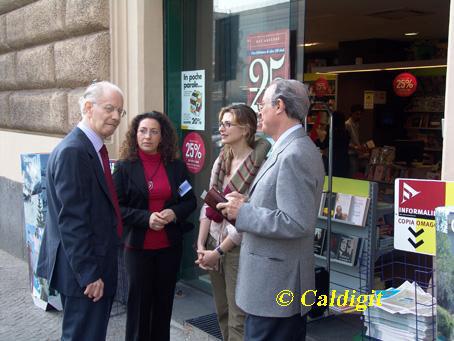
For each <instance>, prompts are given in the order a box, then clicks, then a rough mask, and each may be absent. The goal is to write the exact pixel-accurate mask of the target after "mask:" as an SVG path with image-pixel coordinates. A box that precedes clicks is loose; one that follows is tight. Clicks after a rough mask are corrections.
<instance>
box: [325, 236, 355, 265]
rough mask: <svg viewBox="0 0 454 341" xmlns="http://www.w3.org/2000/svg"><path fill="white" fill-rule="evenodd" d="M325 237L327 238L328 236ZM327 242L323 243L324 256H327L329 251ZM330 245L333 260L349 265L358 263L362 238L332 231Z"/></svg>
mask: <svg viewBox="0 0 454 341" xmlns="http://www.w3.org/2000/svg"><path fill="white" fill-rule="evenodd" d="M325 239H327V237H326V236H325ZM327 244H328V243H327V242H326V241H325V243H324V244H323V253H322V256H323V257H326V255H327V252H328V250H327ZM330 245H331V247H330V255H331V260H332V261H333V262H336V263H341V264H345V265H349V266H354V265H356V262H357V259H358V255H359V254H360V249H361V238H359V237H356V236H349V235H346V234H341V233H334V232H332V233H331V238H330Z"/></svg>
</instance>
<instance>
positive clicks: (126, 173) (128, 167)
mask: <svg viewBox="0 0 454 341" xmlns="http://www.w3.org/2000/svg"><path fill="white" fill-rule="evenodd" d="M165 168H166V172H167V177H168V179H169V183H170V187H171V190H172V197H171V199H170V200H168V201H167V202H166V203H165V206H164V208H170V209H172V210H173V211H174V212H175V215H176V217H177V221H176V223H170V224H167V225H166V226H165V230H166V232H167V237H168V238H169V241H170V243H171V245H175V244H178V243H181V240H182V235H183V233H184V232H187V231H188V230H189V229H191V227H193V226H191V224H189V223H186V222H185V219H186V218H187V217H188V216H189V215H190V214H191V213H192V212H193V211H194V210H195V209H196V207H197V200H196V198H195V195H194V191H193V190H192V189H191V190H190V191H189V192H188V193H186V194H185V195H183V196H182V197H181V196H180V195H179V194H178V188H179V187H180V185H181V184H182V183H183V182H184V181H185V180H187V181H188V182H189V178H188V174H187V171H186V166H185V164H184V163H183V162H182V161H181V160H174V161H172V162H170V163H169V164H167V165H166V166H165ZM113 179H114V183H115V187H116V190H117V194H118V201H119V203H120V210H121V215H122V218H123V223H124V226H123V228H124V229H123V230H124V236H123V237H124V239H125V242H126V244H127V245H130V246H132V247H134V248H142V247H143V242H144V239H145V233H146V231H147V230H148V229H149V220H150V216H151V212H150V211H149V210H148V187H147V184H146V180H145V173H144V169H143V165H142V162H141V161H140V160H134V161H130V160H122V161H118V162H117V163H116V165H115V171H114V174H113Z"/></svg>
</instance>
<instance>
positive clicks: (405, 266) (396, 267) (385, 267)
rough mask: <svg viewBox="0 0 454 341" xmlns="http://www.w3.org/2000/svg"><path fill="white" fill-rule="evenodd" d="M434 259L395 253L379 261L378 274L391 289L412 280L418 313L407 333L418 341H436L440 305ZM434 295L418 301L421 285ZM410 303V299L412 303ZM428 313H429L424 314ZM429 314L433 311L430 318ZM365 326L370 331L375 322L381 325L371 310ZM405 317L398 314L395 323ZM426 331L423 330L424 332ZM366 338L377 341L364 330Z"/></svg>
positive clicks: (376, 269)
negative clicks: (436, 296) (438, 304)
mask: <svg viewBox="0 0 454 341" xmlns="http://www.w3.org/2000/svg"><path fill="white" fill-rule="evenodd" d="M433 262H434V257H432V256H429V255H423V254H416V253H411V252H405V251H400V250H394V251H392V252H390V253H388V254H386V255H384V256H382V257H380V258H379V260H378V261H377V264H376V267H375V272H376V274H378V275H379V276H380V279H381V280H382V281H384V282H385V283H386V286H387V287H392V288H398V287H399V286H400V285H401V284H402V283H403V282H405V281H409V282H410V283H412V284H413V286H414V298H413V300H411V303H410V304H411V305H413V306H412V307H411V308H413V309H414V311H415V313H414V314H412V316H411V317H410V319H409V320H408V321H407V324H406V330H405V332H407V333H408V334H411V335H414V336H415V340H416V341H418V340H428V339H430V340H436V339H437V328H436V315H437V311H436V310H437V304H436V298H435V292H436V288H435V285H434V281H433V278H434V276H435V270H434V264H433ZM416 285H417V286H418V287H420V288H422V289H423V290H424V291H425V292H427V293H430V294H431V295H432V298H431V300H429V301H424V302H423V301H418V295H417V286H416ZM409 301H410V300H409ZM424 310H425V311H426V313H425V314H423V313H422V311H424ZM427 311H429V312H430V314H429V316H428V315H427ZM363 317H364V326H365V327H366V328H367V330H371V329H372V323H373V322H375V323H377V320H375V321H374V318H371V313H370V310H369V309H367V310H366V311H365V312H364V315H363ZM400 318H401V317H400V316H399V315H398V314H396V318H395V321H398V320H399V319H400ZM424 329H425V331H422V330H424ZM363 339H369V340H376V339H375V338H372V337H370V336H367V335H366V330H364V331H363Z"/></svg>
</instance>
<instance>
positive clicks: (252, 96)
mask: <svg viewBox="0 0 454 341" xmlns="http://www.w3.org/2000/svg"><path fill="white" fill-rule="evenodd" d="M247 46H248V51H247V53H248V64H249V67H248V69H247V70H248V77H247V79H248V94H247V104H248V105H250V106H251V107H252V109H254V110H255V111H256V112H258V106H257V104H258V103H260V101H261V99H262V96H263V93H264V92H265V89H266V87H267V86H268V85H269V84H270V83H271V82H272V81H273V80H275V79H276V78H290V32H289V30H285V29H284V30H278V31H272V32H261V33H254V34H250V35H249V36H248V37H247Z"/></svg>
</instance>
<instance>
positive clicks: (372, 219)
mask: <svg viewBox="0 0 454 341" xmlns="http://www.w3.org/2000/svg"><path fill="white" fill-rule="evenodd" d="M313 111H317V112H320V111H324V112H326V113H327V114H328V115H329V135H328V139H329V140H328V150H329V152H328V175H327V177H325V184H324V190H323V191H324V193H325V197H326V198H327V203H328V207H327V208H328V212H332V211H333V205H332V202H333V200H332V199H333V193H343V194H349V195H354V196H360V197H368V198H369V200H370V203H369V206H368V211H367V219H366V223H365V226H356V225H352V224H349V223H347V222H341V221H334V220H333V219H332V217H331V214H327V217H319V218H318V219H317V224H316V227H318V228H322V229H324V230H325V231H326V233H325V235H326V241H325V245H326V248H325V249H326V252H325V256H316V259H315V265H316V266H326V269H327V271H328V272H329V274H330V293H331V292H332V290H336V291H337V292H338V293H343V292H345V290H356V291H357V292H358V293H361V294H370V292H371V289H372V283H373V276H374V262H375V253H376V249H377V230H376V222H377V212H376V207H377V197H378V196H377V193H378V185H377V184H376V183H374V182H369V181H363V180H353V179H345V178H337V177H335V178H333V176H332V157H333V155H332V154H333V116H332V112H331V110H330V109H329V107H328V105H327V104H326V103H323V102H314V103H312V104H311V107H310V110H309V113H312V112H313ZM304 125H305V127H306V131H307V117H306V120H305V122H304ZM332 233H342V234H346V235H349V236H353V237H357V238H360V240H361V243H360V244H361V245H360V249H359V251H358V252H359V254H358V257H357V258H358V260H357V261H356V263H355V264H353V265H346V264H340V263H336V262H332V261H331V246H332V242H331V237H332Z"/></svg>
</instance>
